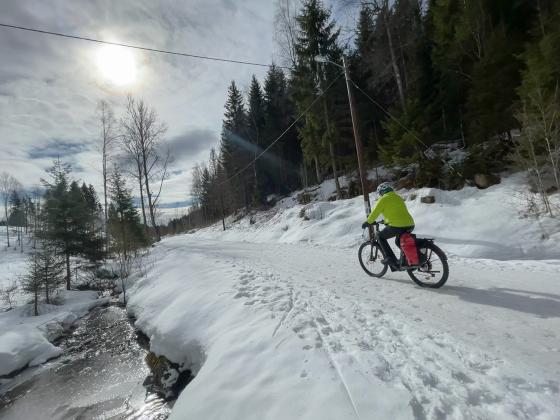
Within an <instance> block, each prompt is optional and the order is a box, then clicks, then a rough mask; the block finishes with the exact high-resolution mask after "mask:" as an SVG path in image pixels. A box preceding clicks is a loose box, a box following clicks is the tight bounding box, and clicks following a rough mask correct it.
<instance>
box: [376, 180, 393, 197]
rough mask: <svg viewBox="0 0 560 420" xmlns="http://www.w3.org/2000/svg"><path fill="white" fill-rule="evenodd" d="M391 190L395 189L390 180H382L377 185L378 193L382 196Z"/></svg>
mask: <svg viewBox="0 0 560 420" xmlns="http://www.w3.org/2000/svg"><path fill="white" fill-rule="evenodd" d="M391 191H393V187H392V186H391V184H389V183H388V182H382V183H381V184H379V185H378V186H377V194H379V195H380V196H382V195H383V194H387V193H388V192H391Z"/></svg>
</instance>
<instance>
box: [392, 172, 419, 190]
mask: <svg viewBox="0 0 560 420" xmlns="http://www.w3.org/2000/svg"><path fill="white" fill-rule="evenodd" d="M415 183H416V176H415V175H414V173H409V174H408V175H405V176H403V177H402V178H400V179H399V180H398V181H397V182H395V185H394V187H395V189H396V190H400V189H403V188H405V189H407V190H410V189H411V188H414V184H415Z"/></svg>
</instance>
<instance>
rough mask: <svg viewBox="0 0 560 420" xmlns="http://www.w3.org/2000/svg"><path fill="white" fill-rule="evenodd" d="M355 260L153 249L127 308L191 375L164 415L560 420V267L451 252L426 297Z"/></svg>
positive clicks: (229, 249)
mask: <svg viewBox="0 0 560 420" xmlns="http://www.w3.org/2000/svg"><path fill="white" fill-rule="evenodd" d="M355 251H356V250H355V249H341V248H338V249H337V248H334V247H325V246H313V247H310V246H308V245H307V244H302V243H300V244H273V243H267V244H263V243H260V244H252V243H242V242H233V241H228V242H224V241H221V242H219V241H215V240H203V239H200V238H197V237H196V236H195V235H183V236H177V237H174V238H168V239H165V240H164V241H163V242H162V243H161V244H160V245H158V246H157V247H156V249H155V250H154V258H155V259H156V260H157V261H158V263H157V264H156V265H155V266H154V267H153V268H152V269H151V271H150V272H149V273H148V276H147V277H146V278H143V279H140V280H139V281H138V282H137V283H136V286H135V288H134V290H132V291H131V300H130V307H129V308H130V310H132V311H133V312H134V313H135V315H136V316H137V317H138V321H137V325H138V326H139V327H140V328H141V329H142V330H144V331H145V332H146V333H147V334H148V335H149V336H150V338H151V340H152V342H151V345H152V349H153V350H154V351H156V352H158V353H162V354H166V355H167V356H168V357H169V358H171V359H172V360H174V361H177V362H184V363H185V364H186V366H189V367H191V368H192V369H193V370H194V371H195V372H196V373H197V377H196V378H195V380H194V381H193V382H192V383H191V384H189V385H188V387H187V388H186V389H185V391H184V392H183V393H182V394H181V396H180V398H179V400H178V401H177V403H176V405H175V408H174V411H173V415H172V417H171V418H173V419H183V418H192V419H204V420H208V419H243V420H247V419H259V420H261V419H292V418H293V419H296V418H297V419H338V420H339V419H386V418H390V419H408V418H429V419H432V418H434V419H435V418H452V419H472V418H478V419H510V418H524V419H557V418H558V413H560V335H559V333H558V332H559V331H560V294H559V292H558V290H559V285H558V281H559V278H560V277H559V276H558V273H559V270H558V269H559V265H558V263H559V261H555V262H553V261H550V262H548V263H545V262H537V261H510V262H505V261H504V262H497V261H490V260H475V259H463V258H459V257H453V258H451V260H450V266H451V278H450V281H449V284H448V285H446V286H445V287H444V288H443V289H440V290H424V289H420V288H418V287H416V286H415V285H414V284H413V283H412V282H411V281H410V280H409V279H408V278H407V276H406V274H402V273H399V274H388V275H387V276H386V278H385V279H372V278H369V277H367V276H365V274H364V273H363V272H362V271H361V269H360V267H359V265H358V263H357V259H356V252H355Z"/></svg>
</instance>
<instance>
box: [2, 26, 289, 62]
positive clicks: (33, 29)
mask: <svg viewBox="0 0 560 420" xmlns="http://www.w3.org/2000/svg"><path fill="white" fill-rule="evenodd" d="M0 27H3V28H8V29H18V30H22V31H28V32H34V33H39V34H45V35H53V36H58V37H63V38H70V39H77V40H81V41H88V42H95V43H98V44H107V45H115V46H118V47H125V48H132V49H135V50H142V51H149V52H155V53H160V54H169V55H178V56H182V57H190V58H197V59H200V60H209V61H219V62H225V63H235V64H243V65H248V66H258V67H272V66H273V64H264V63H256V62H252V61H244V60H233V59H228V58H221V57H211V56H206V55H198V54H192V53H187V52H179V51H170V50H163V49H159V48H150V47H144V46H140V45H132V44H124V43H121V42H111V41H103V40H101V39H96V38H90V37H85V36H78V35H70V34H65V33H61V32H53V31H45V30H42V29H36V28H29V27H25V26H17V25H9V24H7V23H1V22H0ZM274 66H275V67H277V68H281V69H289V67H286V66H280V65H276V64H274Z"/></svg>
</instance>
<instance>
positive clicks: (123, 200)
mask: <svg viewBox="0 0 560 420" xmlns="http://www.w3.org/2000/svg"><path fill="white" fill-rule="evenodd" d="M109 183H110V186H109V192H110V198H111V204H110V206H109V225H108V232H109V236H110V243H111V250H112V251H113V252H114V253H115V254H116V256H117V262H118V264H119V272H120V275H119V277H120V279H121V287H122V290H123V298H124V303H125V304H126V287H127V281H128V277H129V275H130V272H131V269H132V265H133V263H134V261H135V259H136V257H137V252H138V250H139V249H141V248H143V247H145V246H147V245H148V243H149V240H148V238H147V237H146V234H145V231H144V229H143V227H142V224H141V222H140V215H139V214H138V212H137V211H136V208H135V207H134V204H133V202H132V196H131V193H130V190H129V189H128V188H127V186H126V183H125V180H124V178H123V176H122V175H121V173H120V172H119V170H118V169H117V168H115V169H114V170H113V173H112V174H111V178H110V182H109Z"/></svg>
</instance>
